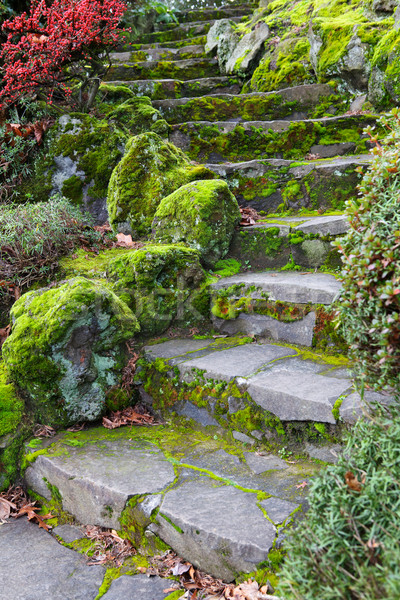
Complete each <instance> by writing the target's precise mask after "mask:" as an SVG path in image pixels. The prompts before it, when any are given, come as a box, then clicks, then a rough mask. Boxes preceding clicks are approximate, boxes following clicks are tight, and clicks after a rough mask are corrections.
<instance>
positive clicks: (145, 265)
mask: <svg viewBox="0 0 400 600" xmlns="http://www.w3.org/2000/svg"><path fill="white" fill-rule="evenodd" d="M107 277H108V279H109V280H110V282H113V289H114V291H115V293H116V294H117V295H118V296H119V297H120V298H121V299H122V300H123V301H125V302H126V303H127V304H128V305H129V306H130V307H131V308H132V310H133V311H134V313H135V315H136V317H137V319H138V321H139V323H140V327H141V333H142V334H145V335H156V334H159V333H162V332H163V331H164V330H165V329H167V327H169V325H170V324H171V323H172V322H173V321H179V324H180V325H188V324H191V323H195V322H197V321H198V320H199V319H201V318H202V314H201V312H200V313H199V302H200V303H201V295H202V293H203V291H202V287H201V284H202V283H203V280H204V277H205V275H204V272H203V269H202V268H201V265H200V263H199V253H198V252H197V251H196V250H192V249H191V248H187V247H186V246H179V245H157V244H151V245H148V246H145V247H143V248H140V249H139V250H133V251H132V252H129V253H127V254H124V255H122V256H120V257H118V258H114V259H113V260H111V261H110V263H109V264H108V268H107ZM204 293H206V292H205V291H204ZM205 305H206V306H207V307H208V302H205ZM200 310H201V309H200Z"/></svg>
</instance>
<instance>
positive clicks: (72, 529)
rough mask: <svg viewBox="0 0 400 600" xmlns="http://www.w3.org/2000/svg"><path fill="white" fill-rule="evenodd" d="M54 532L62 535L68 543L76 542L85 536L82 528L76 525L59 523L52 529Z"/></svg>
mask: <svg viewBox="0 0 400 600" xmlns="http://www.w3.org/2000/svg"><path fill="white" fill-rule="evenodd" d="M52 533H54V534H55V535H57V536H58V537H60V538H61V539H62V540H63V541H64V542H66V543H67V544H71V543H72V542H76V540H81V539H82V538H83V537H85V534H84V533H83V531H82V529H81V528H80V527H77V526H76V525H58V526H57V527H55V528H54V529H53V530H52Z"/></svg>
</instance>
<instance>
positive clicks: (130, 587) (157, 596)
mask: <svg viewBox="0 0 400 600" xmlns="http://www.w3.org/2000/svg"><path fill="white" fill-rule="evenodd" d="M171 587H173V581H171V580H168V579H162V578H161V577H147V575H133V576H130V575H122V576H121V577H118V579H115V580H114V581H113V582H112V584H111V586H110V588H109V589H108V591H107V592H106V593H105V594H104V596H103V599H104V600H128V599H129V600H163V599H164V598H166V597H167V596H168V595H169V594H170V593H171V592H167V593H166V592H164V590H167V589H168V588H171Z"/></svg>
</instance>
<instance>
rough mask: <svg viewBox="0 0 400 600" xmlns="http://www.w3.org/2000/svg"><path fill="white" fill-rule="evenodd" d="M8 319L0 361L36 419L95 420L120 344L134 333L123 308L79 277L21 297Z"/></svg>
mask: <svg viewBox="0 0 400 600" xmlns="http://www.w3.org/2000/svg"><path fill="white" fill-rule="evenodd" d="M11 317H12V321H13V329H12V333H11V335H10V336H9V338H8V339H7V340H6V342H5V343H4V345H3V358H4V364H5V367H6V370H7V373H8V377H9V379H10V381H12V382H13V383H14V384H15V385H16V386H17V387H18V388H19V389H20V390H21V391H22V392H23V393H24V395H26V396H27V398H29V400H30V406H31V409H32V411H33V415H34V418H35V420H37V421H41V422H44V423H46V424H55V425H57V424H68V423H73V422H76V421H79V420H83V419H84V420H89V421H90V420H94V419H97V418H98V417H99V416H100V415H101V413H102V410H103V408H104V405H105V394H106V391H107V389H108V388H110V387H111V386H113V385H115V384H117V383H118V381H119V378H120V376H121V370H122V367H123V365H124V360H125V344H124V342H125V341H126V340H128V339H130V338H132V337H133V336H134V335H135V333H136V332H137V331H138V330H139V325H138V323H137V319H136V318H135V317H134V315H133V313H132V312H131V311H130V309H129V308H128V306H127V305H126V304H125V303H124V302H123V301H121V300H120V299H119V298H118V297H117V296H116V295H115V294H114V293H113V292H111V291H110V290H109V289H108V288H106V287H104V285H102V284H101V283H99V282H94V281H90V280H88V279H85V278H83V277H77V278H75V279H71V280H69V281H67V282H66V283H64V284H63V285H61V286H60V287H58V288H43V289H40V290H37V291H33V292H29V293H27V294H24V295H23V296H22V297H21V298H20V299H19V300H18V301H17V302H16V303H15V304H14V306H13V308H12V311H11Z"/></svg>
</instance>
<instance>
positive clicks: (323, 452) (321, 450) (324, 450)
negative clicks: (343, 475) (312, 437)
mask: <svg viewBox="0 0 400 600" xmlns="http://www.w3.org/2000/svg"><path fill="white" fill-rule="evenodd" d="M305 450H306V452H307V454H308V456H309V457H310V458H316V459H317V460H322V461H323V462H327V463H331V464H335V463H337V459H338V455H339V453H340V452H341V450H342V446H341V445H340V444H330V445H329V446H315V445H314V444H310V443H307V444H306V445H305Z"/></svg>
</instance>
